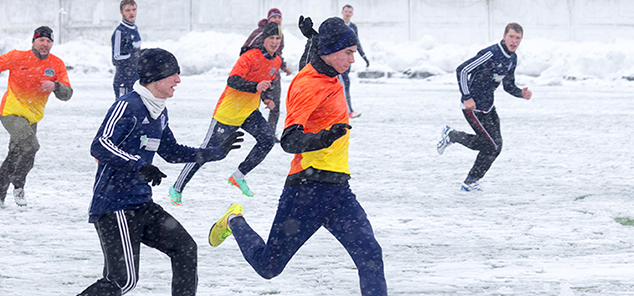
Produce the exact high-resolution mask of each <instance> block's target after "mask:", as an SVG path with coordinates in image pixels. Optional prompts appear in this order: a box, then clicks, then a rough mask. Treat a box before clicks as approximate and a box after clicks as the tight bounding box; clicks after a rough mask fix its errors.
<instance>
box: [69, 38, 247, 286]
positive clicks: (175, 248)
mask: <svg viewBox="0 0 634 296" xmlns="http://www.w3.org/2000/svg"><path fill="white" fill-rule="evenodd" d="M137 71H138V74H139V77H140V79H139V81H138V82H136V83H135V84H134V86H133V91H132V92H129V93H128V94H126V95H123V96H122V97H121V98H119V99H118V100H116V101H115V103H114V104H113V105H112V107H110V109H109V110H108V112H107V114H106V116H105V118H104V120H103V122H102V124H101V126H100V127H99V130H98V131H97V135H96V136H95V138H94V139H93V142H92V145H91V147H90V154H91V155H92V156H93V157H94V158H95V159H96V160H97V161H98V165H97V174H96V176H95V185H94V186H93V198H92V202H91V203H90V209H89V218H88V222H90V223H93V224H94V226H95V229H96V230H97V234H98V235H99V241H100V242H101V248H102V251H103V255H104V261H105V262H104V264H105V266H104V268H103V278H101V279H99V280H97V281H96V282H95V283H94V284H92V285H90V286H89V287H88V288H86V289H85V290H84V291H83V292H81V293H80V294H79V295H80V296H91V295H94V296H103V295H123V294H126V293H127V292H129V291H131V290H132V289H134V287H135V286H136V284H137V281H138V279H139V259H140V249H141V243H143V244H144V245H146V246H148V247H151V248H154V249H157V250H159V251H161V252H163V253H165V254H166V255H167V256H169V257H170V260H171V261H172V295H173V296H194V295H196V289H197V285H198V275H197V260H198V255H197V252H198V251H197V246H196V242H195V241H194V239H193V238H192V237H191V236H190V235H189V233H187V230H185V228H184V227H183V226H182V225H181V224H180V223H179V222H178V221H177V220H176V219H175V218H174V217H172V216H171V215H170V214H169V213H167V212H166V211H165V210H164V209H163V208H162V207H161V206H160V205H158V204H156V203H154V201H153V200H152V187H150V183H151V184H152V186H156V185H159V184H160V183H161V180H162V179H163V178H165V177H167V176H166V175H165V174H163V172H161V170H159V168H158V167H156V166H154V165H153V164H152V161H153V159H154V156H155V155H156V154H158V155H159V156H161V158H163V159H165V160H166V161H167V162H170V163H183V162H189V161H194V162H197V163H205V162H208V161H216V160H220V159H223V158H225V156H227V154H228V153H229V152H230V151H231V150H233V149H237V148H240V146H239V145H237V143H239V142H242V138H240V136H242V133H240V132H238V133H233V134H232V135H231V136H230V137H227V140H226V141H224V142H223V143H222V144H221V145H219V146H217V147H211V148H201V149H196V148H192V147H187V146H184V145H180V144H178V143H177V142H176V139H175V138H174V135H173V134H172V130H171V129H170V126H169V116H168V113H167V109H166V108H165V103H166V101H167V98H171V97H172V96H173V95H174V87H176V85H178V84H179V83H180V82H181V80H180V76H179V73H180V67H179V66H178V61H177V60H176V57H174V55H172V54H171V53H170V52H168V51H166V50H163V49H160V48H150V49H146V50H144V52H143V53H142V54H141V58H140V60H139V66H138V69H137Z"/></svg>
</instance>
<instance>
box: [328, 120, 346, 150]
mask: <svg viewBox="0 0 634 296" xmlns="http://www.w3.org/2000/svg"><path fill="white" fill-rule="evenodd" d="M351 128H352V126H350V125H349V124H346V123H336V124H334V125H333V126H332V127H331V128H330V130H329V131H328V133H326V134H325V135H324V137H323V138H322V140H323V143H324V144H325V145H326V147H330V145H332V143H334V142H335V141H336V140H337V139H339V138H341V137H343V136H344V135H345V134H346V133H347V132H348V130H349V129H351Z"/></svg>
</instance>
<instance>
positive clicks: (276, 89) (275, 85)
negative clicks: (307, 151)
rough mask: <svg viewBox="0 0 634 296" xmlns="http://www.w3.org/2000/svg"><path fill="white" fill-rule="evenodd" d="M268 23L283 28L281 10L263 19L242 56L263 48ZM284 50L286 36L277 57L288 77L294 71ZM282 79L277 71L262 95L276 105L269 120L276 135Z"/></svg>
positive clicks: (248, 40) (270, 112) (252, 34)
mask: <svg viewBox="0 0 634 296" xmlns="http://www.w3.org/2000/svg"><path fill="white" fill-rule="evenodd" d="M268 23H276V24H277V25H278V26H280V28H281V27H282V12H280V10H279V9H277V8H271V9H270V10H269V12H268V14H267V18H266V19H262V20H260V21H259V22H258V28H257V29H255V30H254V31H253V32H251V35H249V38H247V41H246V42H244V45H243V46H242V48H241V49H240V54H241V55H242V54H243V53H244V52H246V51H248V50H249V49H252V48H259V47H262V42H263V41H264V38H262V31H263V29H264V26H265V25H266V24H268ZM283 49H284V35H282V41H281V42H280V46H279V47H278V48H277V51H276V52H275V53H276V54H277V56H279V57H280V59H282V66H281V67H280V70H282V71H284V72H285V73H286V75H287V76H288V75H291V74H293V71H292V70H291V69H290V68H288V67H287V66H286V62H284V57H282V50H283ZM280 79H281V77H280V71H277V73H276V74H275V79H273V82H271V86H270V87H269V88H268V89H266V90H265V91H263V92H262V94H261V99H262V101H264V100H271V101H273V103H275V107H273V109H271V110H270V111H269V120H268V121H269V124H270V125H271V128H272V129H273V134H274V135H275V134H276V130H277V122H278V121H279V118H280V103H281V100H280V97H281V95H282V86H281V83H280ZM275 142H279V139H278V138H277V136H275Z"/></svg>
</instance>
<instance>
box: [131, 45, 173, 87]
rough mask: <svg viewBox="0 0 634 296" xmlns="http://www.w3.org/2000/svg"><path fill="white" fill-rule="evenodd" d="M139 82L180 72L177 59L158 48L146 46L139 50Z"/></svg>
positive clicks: (153, 80)
mask: <svg viewBox="0 0 634 296" xmlns="http://www.w3.org/2000/svg"><path fill="white" fill-rule="evenodd" d="M137 73H138V74H139V83H140V84H148V83H152V82H155V81H159V80H161V79H163V78H166V77H169V76H172V75H174V74H175V73H178V74H180V73H181V69H180V68H179V67H178V61H177V60H176V57H174V55H173V54H171V53H170V52H169V51H167V50H164V49H160V48H148V49H144V50H142V52H141V56H140V57H139V66H138V68H137Z"/></svg>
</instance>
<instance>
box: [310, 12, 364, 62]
mask: <svg viewBox="0 0 634 296" xmlns="http://www.w3.org/2000/svg"><path fill="white" fill-rule="evenodd" d="M358 43H359V42H358V40H357V34H355V33H354V31H352V29H351V28H350V27H348V25H346V23H345V22H344V21H343V20H342V19H340V18H338V17H331V18H329V19H327V20H325V21H324V22H323V23H321V26H319V43H318V44H319V50H318V53H317V54H318V55H320V56H321V55H329V54H331V53H333V52H337V51H340V50H342V49H344V48H348V47H350V46H353V45H357V44H358Z"/></svg>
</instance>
